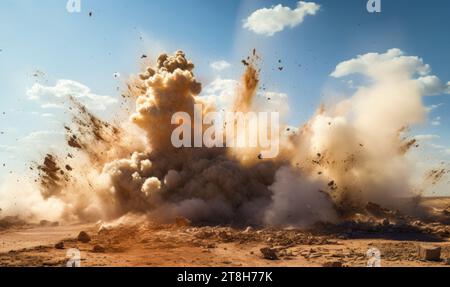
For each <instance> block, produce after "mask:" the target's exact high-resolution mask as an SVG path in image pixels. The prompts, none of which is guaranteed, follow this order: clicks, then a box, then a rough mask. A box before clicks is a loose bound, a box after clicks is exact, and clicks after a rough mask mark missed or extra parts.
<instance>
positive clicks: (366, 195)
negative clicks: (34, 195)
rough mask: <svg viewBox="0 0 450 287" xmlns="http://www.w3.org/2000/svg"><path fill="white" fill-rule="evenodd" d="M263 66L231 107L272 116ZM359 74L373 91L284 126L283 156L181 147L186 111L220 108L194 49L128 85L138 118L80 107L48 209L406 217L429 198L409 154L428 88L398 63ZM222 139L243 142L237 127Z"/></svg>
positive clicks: (98, 213)
mask: <svg viewBox="0 0 450 287" xmlns="http://www.w3.org/2000/svg"><path fill="white" fill-rule="evenodd" d="M396 53H397V54H396ZM390 54H396V56H399V55H398V51H397V50H395V51H394V50H390V51H388V53H387V54H385V55H387V56H386V57H389V55H390ZM257 60H258V56H257V55H256V53H253V57H252V58H249V59H247V61H244V64H245V68H246V70H245V73H244V75H243V77H242V80H241V83H240V85H239V86H238V87H237V88H236V93H235V97H234V99H232V101H230V102H231V105H230V106H229V107H226V109H228V110H231V111H233V112H248V111H264V110H270V107H268V106H264V105H262V106H261V105H259V104H257V103H256V97H257V87H258V83H259V75H258V70H257V68H256V65H257ZM352 64H354V63H344V64H342V65H340V66H338V67H337V69H336V71H335V72H334V73H333V74H332V76H335V77H341V76H345V75H347V74H348V72H347V71H346V68H347V66H346V65H352ZM421 68H423V66H419V67H418V69H421ZM359 71H360V73H362V74H363V75H365V76H367V77H368V78H369V80H370V81H371V84H370V85H369V86H366V87H362V88H359V89H358V90H357V92H356V93H355V94H354V95H353V96H352V97H350V98H347V99H346V100H343V101H341V102H338V103H336V104H334V105H332V106H326V107H325V106H322V107H321V108H320V109H319V110H318V111H317V112H316V114H315V115H314V116H313V118H311V119H310V120H309V121H308V122H307V123H306V124H304V125H303V126H302V127H301V128H300V129H299V130H298V132H294V133H292V132H290V133H286V132H285V131H286V129H287V127H288V126H287V125H285V124H282V125H281V127H283V128H281V129H280V131H277V133H279V134H274V133H273V129H272V133H270V136H271V137H272V138H275V137H276V138H281V140H280V141H279V151H280V152H279V154H278V156H276V157H275V158H264V157H263V156H261V147H260V146H257V147H252V148H239V147H214V148H207V147H202V148H187V147H182V148H175V147H174V146H173V145H172V142H171V136H172V133H173V131H174V129H175V128H176V125H173V123H172V117H173V115H174V114H175V113H178V112H184V113H186V114H188V115H190V116H191V118H194V107H195V106H196V105H201V106H202V107H203V108H202V111H201V112H202V113H203V114H207V113H209V112H212V111H218V107H216V106H215V105H214V104H213V103H212V102H210V101H208V99H206V98H204V97H201V96H199V95H200V94H201V91H202V86H201V84H200V83H199V82H198V81H197V79H196V78H195V75H194V64H193V63H192V62H191V61H189V60H188V59H187V58H186V56H185V54H184V53H183V52H181V51H178V52H176V53H175V54H174V55H167V54H162V55H160V56H159V57H158V59H157V62H156V64H155V65H154V66H152V67H148V68H147V69H146V70H145V71H144V72H143V73H142V74H140V75H139V77H136V78H133V79H131V80H130V82H129V84H128V94H127V97H126V99H128V100H131V101H135V112H134V113H132V114H131V115H129V119H130V121H129V122H128V121H117V122H118V123H115V124H112V123H107V122H104V121H102V120H100V119H98V118H97V117H96V116H94V115H93V114H91V113H90V112H89V111H88V110H87V109H86V108H85V107H84V106H83V105H82V104H80V103H78V102H77V101H76V100H75V99H72V102H73V103H72V104H73V109H72V112H73V113H74V117H73V121H72V124H71V125H68V126H66V127H65V128H66V133H67V144H68V149H69V152H68V153H67V155H66V156H64V157H58V156H55V155H51V154H49V155H47V156H46V158H45V161H44V163H43V164H37V170H38V172H39V180H38V182H39V183H40V190H41V195H42V198H43V200H42V202H43V203H42V204H46V202H47V201H49V200H51V201H52V205H55V204H56V205H57V206H58V208H56V209H55V210H58V211H59V214H58V215H57V216H58V217H59V218H62V219H65V220H67V221H70V220H82V221H96V220H111V219H116V218H119V217H121V216H124V215H126V214H129V213H139V214H146V215H148V216H150V217H152V218H153V219H154V220H156V221H161V222H168V221H173V220H174V219H175V218H177V217H185V218H188V219H189V220H191V221H193V222H195V223H197V224H221V223H229V224H236V225H259V226H296V227H308V226H310V225H312V224H314V223H317V222H329V223H336V222H339V221H340V220H341V219H342V218H344V217H345V216H348V215H350V214H352V213H356V212H358V211H360V210H361V209H362V208H363V207H364V206H366V204H367V203H368V202H374V203H378V204H382V205H383V206H388V207H389V208H396V209H402V210H406V209H407V207H406V206H403V205H401V204H400V203H399V201H398V200H396V199H397V198H400V197H413V196H416V195H418V194H419V192H420V191H418V190H414V187H413V186H412V174H413V170H412V167H411V165H410V164H409V162H408V159H407V157H406V156H405V154H406V153H407V151H408V149H409V148H411V147H412V146H413V145H414V143H413V144H410V142H411V139H408V138H405V137H404V131H405V129H406V128H408V127H410V126H412V125H414V124H417V123H420V122H421V121H422V120H423V119H424V117H425V114H426V109H425V107H424V105H423V104H422V95H423V93H422V91H421V86H420V84H419V83H418V81H417V80H416V79H414V78H413V76H414V75H412V74H411V73H409V72H407V71H404V70H399V69H394V68H393V67H392V66H390V64H389V62H385V63H384V64H383V62H380V64H379V65H377V66H376V67H367V66H364V65H362V64H361V66H360V67H359ZM418 72H419V73H420V70H419V71H418ZM130 122H131V123H130ZM227 124H230V123H227ZM207 128H208V125H204V126H203V128H202V129H201V132H203V131H204V130H205V129H207ZM270 128H271V127H270V126H266V127H265V129H267V130H271V129H270ZM247 129H248V127H247ZM287 130H289V129H287ZM195 132H196V131H195V130H194V129H192V131H191V135H192V134H194V133H195ZM222 132H223V133H224V137H226V138H227V139H229V138H233V135H230V134H229V131H228V130H227V129H226V128H224V129H223V131H222ZM244 132H245V133H250V132H251V131H250V130H245V131H244ZM215 136H218V135H217V134H216V135H215ZM227 136H228V137H227ZM39 210H41V209H39ZM44 210H45V209H44ZM18 211H19V210H17V207H16V208H10V209H9V210H8V208H6V209H5V212H9V213H12V212H18ZM26 214H29V213H26ZM44 214H45V212H44V213H38V212H36V213H35V214H33V215H34V216H37V217H38V218H39V217H42V216H43V215H44ZM47 216H48V214H47Z"/></svg>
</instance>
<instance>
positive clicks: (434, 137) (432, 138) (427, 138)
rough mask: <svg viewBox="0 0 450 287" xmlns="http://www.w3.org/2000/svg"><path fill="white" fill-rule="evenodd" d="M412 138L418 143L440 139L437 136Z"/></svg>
mask: <svg viewBox="0 0 450 287" xmlns="http://www.w3.org/2000/svg"><path fill="white" fill-rule="evenodd" d="M414 138H415V139H416V140H419V141H430V140H435V139H440V138H441V137H440V136H438V135H416V136H414Z"/></svg>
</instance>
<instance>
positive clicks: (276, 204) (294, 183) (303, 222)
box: [265, 167, 338, 227]
mask: <svg viewBox="0 0 450 287" xmlns="http://www.w3.org/2000/svg"><path fill="white" fill-rule="evenodd" d="M323 186H324V183H323V182H320V181H319V180H311V178H306V177H305V176H304V175H303V176H302V175H300V174H298V173H296V172H294V171H293V170H292V169H291V168H289V167H282V168H281V169H279V170H278V171H277V173H276V175H275V183H274V184H273V185H272V186H271V187H270V190H271V191H272V192H273V195H272V203H271V205H270V206H269V208H268V210H267V212H266V213H265V222H266V223H267V224H269V225H276V226H280V225H281V226H283V225H293V226H298V227H307V226H309V225H310V224H311V223H314V222H336V220H337V217H338V216H337V214H336V212H335V210H334V209H333V204H332V201H331V200H330V198H329V197H328V195H327V194H325V193H321V192H319V191H320V190H321V189H322V188H323Z"/></svg>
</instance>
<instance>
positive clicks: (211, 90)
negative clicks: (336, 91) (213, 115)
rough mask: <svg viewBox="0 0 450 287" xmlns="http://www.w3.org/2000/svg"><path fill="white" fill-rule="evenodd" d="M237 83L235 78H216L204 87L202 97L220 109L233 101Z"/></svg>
mask: <svg viewBox="0 0 450 287" xmlns="http://www.w3.org/2000/svg"><path fill="white" fill-rule="evenodd" d="M238 85H239V83H238V81H236V80H232V79H222V78H217V79H215V80H214V81H212V82H211V83H210V84H209V85H207V86H206V87H205V89H204V91H203V94H202V97H204V98H205V99H207V100H208V101H210V102H212V103H214V104H215V106H216V107H217V108H218V109H222V108H225V107H228V106H230V104H231V103H232V102H233V99H234V96H235V94H236V91H237V87H238Z"/></svg>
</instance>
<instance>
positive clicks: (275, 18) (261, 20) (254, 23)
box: [243, 1, 320, 36]
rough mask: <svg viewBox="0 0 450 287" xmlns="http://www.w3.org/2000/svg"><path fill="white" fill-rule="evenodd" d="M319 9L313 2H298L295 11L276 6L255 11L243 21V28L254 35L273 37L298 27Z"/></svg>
mask: <svg viewBox="0 0 450 287" xmlns="http://www.w3.org/2000/svg"><path fill="white" fill-rule="evenodd" d="M319 9H320V5H318V4H316V3H314V2H304V1H299V2H298V4H297V7H296V8H295V9H291V8H289V7H286V6H283V5H281V4H278V5H276V6H274V7H271V8H262V9H259V10H256V11H255V12H253V13H252V14H251V15H250V16H249V17H248V18H247V19H246V20H245V21H244V25H243V27H244V28H246V29H248V30H250V31H253V32H254V33H256V34H260V35H265V36H273V35H274V34H275V33H277V32H281V31H283V30H284V29H285V28H286V27H290V28H293V27H296V26H298V25H300V24H301V23H303V20H304V19H305V17H306V16H307V15H315V14H316V13H317V11H319Z"/></svg>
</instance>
